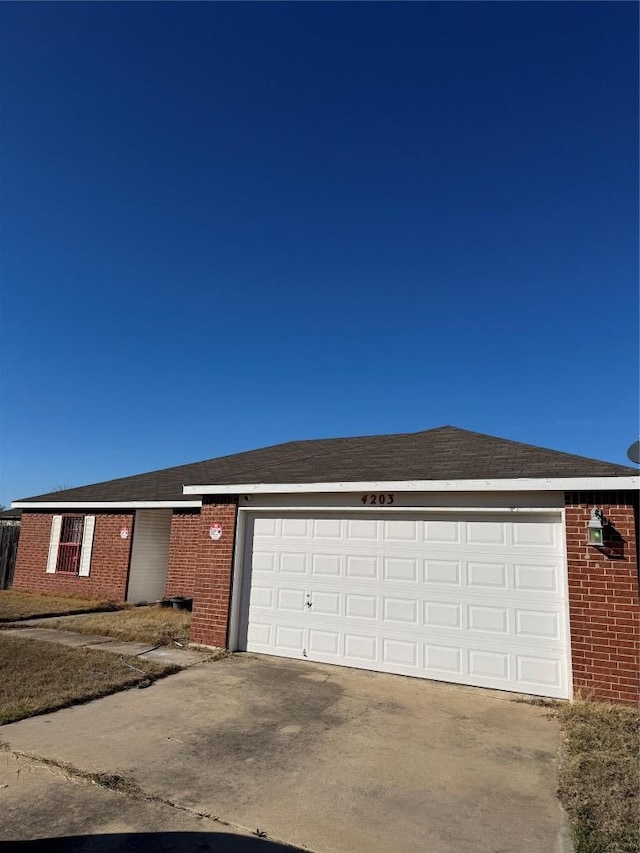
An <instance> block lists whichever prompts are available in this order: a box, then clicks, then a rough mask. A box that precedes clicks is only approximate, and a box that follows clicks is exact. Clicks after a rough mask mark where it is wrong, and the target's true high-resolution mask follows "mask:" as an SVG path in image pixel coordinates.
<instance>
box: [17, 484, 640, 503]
mask: <svg viewBox="0 0 640 853" xmlns="http://www.w3.org/2000/svg"><path fill="white" fill-rule="evenodd" d="M638 487H640V477H556V478H526V477H522V478H520V479H515V480H388V481H385V480H379V481H374V482H362V483H227V484H219V485H199V486H183V487H182V492H183V494H185V495H237V494H254V495H256V494H267V493H270V494H287V493H290V494H296V493H298V492H376V491H385V492H389V491H390V492H522V491H559V492H585V491H588V492H594V491H611V490H618V489H620V490H623V489H637V488H638ZM11 506H12V507H16V506H25V504H12V505H11Z"/></svg>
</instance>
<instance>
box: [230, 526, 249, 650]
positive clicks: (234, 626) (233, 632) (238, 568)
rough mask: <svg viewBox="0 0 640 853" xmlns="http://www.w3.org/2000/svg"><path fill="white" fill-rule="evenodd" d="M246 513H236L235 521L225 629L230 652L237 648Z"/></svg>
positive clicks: (242, 583) (242, 581)
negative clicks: (234, 539)
mask: <svg viewBox="0 0 640 853" xmlns="http://www.w3.org/2000/svg"><path fill="white" fill-rule="evenodd" d="M246 518H247V516H246V513H244V512H243V513H242V514H240V513H238V521H237V523H236V543H235V544H236V547H235V554H234V557H233V569H232V571H233V581H232V588H231V607H230V611H229V628H228V631H227V637H228V641H227V645H228V646H229V651H230V652H235V651H236V650H237V648H238V634H239V631H240V616H241V607H242V588H243V585H244V571H243V560H244V552H245V537H246V535H247V524H246Z"/></svg>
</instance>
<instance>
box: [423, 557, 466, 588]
mask: <svg viewBox="0 0 640 853" xmlns="http://www.w3.org/2000/svg"><path fill="white" fill-rule="evenodd" d="M423 565H424V575H423V576H424V582H425V583H426V584H429V585H430V586H435V585H437V584H446V585H447V586H452V585H454V586H460V584H461V583H462V571H461V565H460V561H459V560H425V561H424V564H423Z"/></svg>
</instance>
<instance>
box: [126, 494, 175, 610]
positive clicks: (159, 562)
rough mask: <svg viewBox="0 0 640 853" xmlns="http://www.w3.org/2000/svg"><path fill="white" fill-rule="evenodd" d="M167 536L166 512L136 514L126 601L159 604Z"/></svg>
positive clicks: (161, 594) (164, 576)
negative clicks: (155, 602)
mask: <svg viewBox="0 0 640 853" xmlns="http://www.w3.org/2000/svg"><path fill="white" fill-rule="evenodd" d="M170 535H171V510H170V509H139V510H137V512H136V520H135V525H134V528H133V544H132V546H131V566H130V569H129V587H128V590H127V601H130V602H132V603H133V604H139V603H141V602H143V601H159V600H160V599H161V598H162V596H163V595H164V588H165V584H166V581H167V563H168V559H169V537H170Z"/></svg>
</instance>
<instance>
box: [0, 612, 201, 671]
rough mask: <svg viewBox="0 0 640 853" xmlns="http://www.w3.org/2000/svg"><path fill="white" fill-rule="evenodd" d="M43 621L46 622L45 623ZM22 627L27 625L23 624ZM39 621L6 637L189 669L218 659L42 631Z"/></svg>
mask: <svg viewBox="0 0 640 853" xmlns="http://www.w3.org/2000/svg"><path fill="white" fill-rule="evenodd" d="M43 621H44V620H43ZM21 624H22V625H25V624H27V623H25V622H22V623H21ZM40 624H41V622H40V620H38V621H37V622H36V620H33V621H30V622H29V623H28V625H29V627H27V628H6V629H5V630H3V631H2V633H3V634H6V635H8V636H9V637H17V638H18V639H23V640H44V641H45V642H47V643H59V644H60V645H62V646H71V647H72V648H87V649H97V650H98V651H101V652H113V654H116V655H125V656H129V657H139V658H141V659H143V660H150V661H156V662H159V663H172V664H175V665H176V666H179V667H180V668H181V669H186V668H187V667H189V666H193V665H194V664H196V663H203V662H204V661H208V660H211V659H212V658H215V657H216V653H215V651H213V650H212V651H210V652H201V651H196V650H195V649H180V648H178V647H177V646H158V647H156V646H154V645H150V644H149V643H132V642H123V641H122V640H114V639H113V637H103V636H100V635H99V634H78V633H76V632H75V631H58V630H56V629H55V628H41V627H40Z"/></svg>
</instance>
